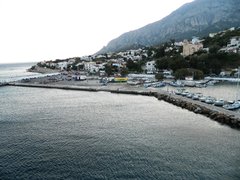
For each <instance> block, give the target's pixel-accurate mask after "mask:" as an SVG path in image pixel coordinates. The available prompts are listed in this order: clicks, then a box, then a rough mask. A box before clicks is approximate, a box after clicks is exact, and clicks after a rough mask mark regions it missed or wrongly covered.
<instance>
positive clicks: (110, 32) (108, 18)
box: [0, 0, 192, 63]
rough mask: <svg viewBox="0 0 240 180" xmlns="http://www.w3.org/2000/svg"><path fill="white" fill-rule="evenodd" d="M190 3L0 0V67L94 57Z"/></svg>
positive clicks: (175, 0) (174, 0)
mask: <svg viewBox="0 0 240 180" xmlns="http://www.w3.org/2000/svg"><path fill="white" fill-rule="evenodd" d="M191 1H192V0H167V1H165V0H0V23H1V28H0V48H1V51H0V63H8V62H32V61H41V60H50V59H56V58H67V57H74V56H83V55H89V54H93V53H95V52H96V51H98V50H100V49H101V48H102V47H103V46H105V45H107V43H108V42H109V41H110V40H112V39H113V38H116V37H118V36H119V35H121V34H122V33H124V32H127V31H131V30H134V29H137V28H140V27H142V26H144V25H147V24H149V23H152V22H155V21H157V20H160V19H162V18H163V17H165V16H166V15H168V14H170V13H171V12H172V11H174V10H175V9H177V8H178V7H180V6H181V5H183V4H185V3H187V2H191Z"/></svg>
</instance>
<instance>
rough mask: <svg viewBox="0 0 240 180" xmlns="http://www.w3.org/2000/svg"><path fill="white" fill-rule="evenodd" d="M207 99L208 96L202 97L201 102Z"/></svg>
mask: <svg viewBox="0 0 240 180" xmlns="http://www.w3.org/2000/svg"><path fill="white" fill-rule="evenodd" d="M206 99H207V97H206V96H202V97H200V98H199V101H201V102H205V100H206Z"/></svg>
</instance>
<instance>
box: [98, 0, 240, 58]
mask: <svg viewBox="0 0 240 180" xmlns="http://www.w3.org/2000/svg"><path fill="white" fill-rule="evenodd" d="M239 14H240V3H239V0H227V1H226V0H195V1H193V2H192V3H188V4H185V5H183V6H182V7H180V8H179V9H177V10H176V11H174V12H173V13H171V14H170V15H169V16H167V17H165V18H163V19H162V20H160V21H157V22H155V23H152V24H149V25H147V26H144V27H142V28H140V29H137V30H135V31H131V32H127V33H125V34H122V35H121V36H120V37H118V38H116V39H114V40H112V41H110V42H109V43H108V45H107V46H106V47H104V48H103V49H101V50H100V51H99V52H98V53H106V52H118V51H122V50H126V49H129V47H138V46H154V45H158V44H160V43H163V42H165V41H168V40H169V39H176V40H182V39H184V38H191V37H192V36H200V37H201V36H206V35H207V34H208V33H210V32H218V31H221V30H224V29H227V28H230V27H239V26H240V18H239Z"/></svg>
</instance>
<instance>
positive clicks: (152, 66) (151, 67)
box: [144, 61, 156, 74]
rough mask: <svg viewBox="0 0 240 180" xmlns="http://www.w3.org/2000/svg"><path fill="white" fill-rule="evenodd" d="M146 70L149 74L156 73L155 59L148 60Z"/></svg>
mask: <svg viewBox="0 0 240 180" xmlns="http://www.w3.org/2000/svg"><path fill="white" fill-rule="evenodd" d="M144 69H145V71H146V73H147V74H154V73H155V72H156V67H155V61H148V62H147V63H146V64H145V68H144Z"/></svg>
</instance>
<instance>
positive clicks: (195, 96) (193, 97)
mask: <svg viewBox="0 0 240 180" xmlns="http://www.w3.org/2000/svg"><path fill="white" fill-rule="evenodd" d="M201 97H202V94H201V93H195V94H193V96H192V99H193V100H199V99H200V98H201Z"/></svg>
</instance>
